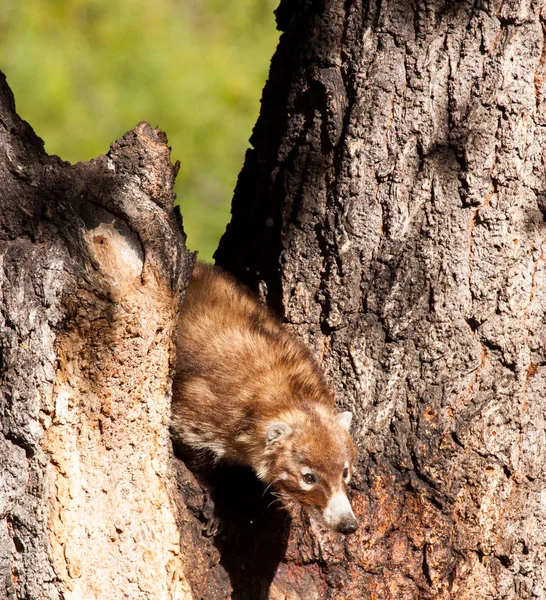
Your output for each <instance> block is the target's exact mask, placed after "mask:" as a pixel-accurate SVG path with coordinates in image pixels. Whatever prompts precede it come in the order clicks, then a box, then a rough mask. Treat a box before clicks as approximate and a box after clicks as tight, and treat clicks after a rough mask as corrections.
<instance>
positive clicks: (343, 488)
mask: <svg viewBox="0 0 546 600" xmlns="http://www.w3.org/2000/svg"><path fill="white" fill-rule="evenodd" d="M351 419H352V415H351V413H350V412H344V413H341V414H339V415H336V416H333V417H332V416H331V415H329V414H327V413H325V414H320V413H318V412H317V414H315V415H313V416H311V417H310V416H309V414H303V413H302V414H297V413H288V414H287V415H283V420H282V421H278V422H274V423H271V424H270V425H269V427H268V429H267V442H266V456H267V459H268V460H267V463H266V465H264V467H265V468H264V470H263V472H262V473H258V474H259V476H260V477H261V478H262V479H263V481H265V482H266V483H268V484H271V486H272V488H273V489H274V492H273V493H276V494H277V495H278V496H279V498H281V499H283V500H285V501H296V502H298V503H299V504H300V505H301V506H303V507H304V508H305V509H307V510H308V512H309V513H310V514H311V516H313V517H314V518H316V519H317V520H318V521H320V522H322V523H323V524H324V525H326V526H327V527H329V528H330V529H333V530H334V531H338V532H340V533H344V534H347V533H353V532H354V531H356V529H357V528H358V522H357V520H356V518H355V515H354V513H353V510H352V508H351V504H350V502H349V499H348V497H347V484H348V483H349V481H350V480H351V476H352V471H353V461H354V456H355V449H354V446H353V443H352V441H351V438H350V436H349V427H350V424H351Z"/></svg>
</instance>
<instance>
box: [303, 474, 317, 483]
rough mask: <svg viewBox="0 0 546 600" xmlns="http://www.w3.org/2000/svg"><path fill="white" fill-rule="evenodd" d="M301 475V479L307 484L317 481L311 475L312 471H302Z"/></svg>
mask: <svg viewBox="0 0 546 600" xmlns="http://www.w3.org/2000/svg"><path fill="white" fill-rule="evenodd" d="M302 477H303V481H305V483H307V484H308V485H313V483H316V482H317V478H316V477H315V476H314V475H313V473H304V474H303V475H302Z"/></svg>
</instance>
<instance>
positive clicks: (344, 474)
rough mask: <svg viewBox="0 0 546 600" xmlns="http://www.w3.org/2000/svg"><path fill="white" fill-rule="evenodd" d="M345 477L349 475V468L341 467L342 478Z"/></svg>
mask: <svg viewBox="0 0 546 600" xmlns="http://www.w3.org/2000/svg"><path fill="white" fill-rule="evenodd" d="M347 477H349V469H348V468H347V467H345V468H344V469H343V479H347Z"/></svg>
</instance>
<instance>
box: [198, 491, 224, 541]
mask: <svg viewBox="0 0 546 600" xmlns="http://www.w3.org/2000/svg"><path fill="white" fill-rule="evenodd" d="M201 512H202V514H203V518H204V519H205V524H204V525H203V533H204V534H205V535H206V536H207V537H216V536H218V535H220V534H221V533H222V531H223V530H224V523H223V521H222V519H221V518H220V517H219V516H218V515H217V514H216V507H215V505H214V501H213V500H212V498H211V497H210V495H209V494H207V495H206V499H205V504H204V505H203V510H202V511H201Z"/></svg>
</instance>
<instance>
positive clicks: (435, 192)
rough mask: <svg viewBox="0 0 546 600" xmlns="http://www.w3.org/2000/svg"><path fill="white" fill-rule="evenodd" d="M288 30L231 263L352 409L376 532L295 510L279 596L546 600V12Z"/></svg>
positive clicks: (290, 24)
mask: <svg viewBox="0 0 546 600" xmlns="http://www.w3.org/2000/svg"><path fill="white" fill-rule="evenodd" d="M277 20H278V24H279V27H280V29H281V30H282V31H283V32H284V33H283V35H282V37H281V41H280V45H279V48H278V50H277V53H276V54H275V56H274V58H273V61H272V66H271V73H270V79H269V82H268V84H267V86H266V88H265V90H264V95H263V99H262V113H261V116H260V118H259V120H258V123H257V125H256V127H255V130H254V133H253V137H252V140H251V142H252V145H253V149H251V150H249V151H248V153H247V156H246V161H245V166H244V169H243V171H242V173H241V175H240V178H239V182H238V186H237V189H236V193H235V197H234V201H233V208H232V221H231V223H230V225H229V226H228V229H227V231H226V234H225V235H224V237H223V239H222V241H221V244H220V247H219V250H218V251H217V254H216V259H217V261H218V262H219V263H220V264H221V265H222V266H224V267H225V268H227V269H229V270H230V271H232V272H234V273H235V274H236V275H237V276H238V277H240V278H241V279H243V280H244V281H246V282H247V283H248V284H249V285H251V286H252V287H254V288H255V289H256V290H258V291H259V292H260V294H261V295H262V297H263V298H264V299H265V300H266V301H267V302H269V303H270V304H271V305H273V306H274V307H275V308H276V309H277V310H278V311H279V312H280V313H281V314H282V316H283V317H284V318H285V320H286V321H287V322H288V323H289V324H290V326H291V327H292V329H293V330H294V331H295V332H296V333H297V334H298V335H300V336H302V337H303V338H305V339H306V340H308V342H309V343H310V344H311V345H312V347H313V348H314V349H315V352H316V355H317V356H318V358H319V360H320V361H321V363H322V365H323V366H324V368H325V370H326V372H327V374H328V376H329V378H330V381H331V384H332V386H333V388H334V389H335V391H336V392H337V397H338V400H339V407H340V408H343V409H351V410H353V411H354V413H355V415H356V426H355V428H354V431H355V437H356V440H357V442H358V445H359V447H360V462H359V470H358V475H359V476H358V477H357V478H356V481H355V482H354V490H353V501H354V504H355V508H356V511H357V513H358V515H359V516H360V519H361V521H362V524H363V526H362V528H361V530H360V531H359V532H358V533H357V534H355V535H353V536H350V537H348V538H346V539H340V538H339V537H337V536H335V535H330V534H327V533H325V532H324V531H322V530H320V529H319V528H317V527H315V526H314V525H313V524H308V525H306V526H304V527H302V526H301V525H299V523H300V522H301V519H300V518H298V519H294V520H293V522H292V530H291V533H290V538H289V539H288V541H287V548H286V553H285V557H284V559H283V560H282V562H281V563H280V565H279V567H278V569H277V571H276V575H275V577H274V579H273V581H272V584H271V586H270V594H271V597H275V598H277V597H278V598H305V599H312V598H336V599H355V600H356V599H362V598H392V599H396V600H401V599H417V598H422V599H425V598H445V599H447V598H452V599H457V600H462V599H474V600H478V599H480V600H485V599H500V598H503V599H514V600H515V599H518V600H523V599H530V598H540V599H544V598H546V552H545V550H546V498H545V491H544V490H545V489H546V476H545V473H546V440H545V418H544V415H545V412H546V386H545V381H546V363H545V358H546V357H545V344H546V320H545V314H544V307H545V306H546V276H545V274H546V269H545V262H544V233H545V227H544V215H543V213H544V212H546V179H545V178H546V172H545V168H544V164H545V160H544V156H545V154H544V152H545V150H546V103H545V93H546V87H545V77H546V51H545V48H546V45H545V30H546V8H545V6H544V3H543V2H538V1H533V0H510V1H504V2H502V1H500V0H491V1H487V0H484V1H481V2H470V1H460V2H445V1H444V0H441V1H440V0H432V1H429V2H410V1H409V0H386V1H384V2H366V1H365V0H349V1H347V0H299V1H297V2H296V1H294V0H283V1H282V2H281V5H280V7H279V9H278V11H277ZM241 597H243V596H241ZM245 597H246V596H245ZM248 597H252V596H251V595H250V594H249V595H248ZM256 597H257V596H256Z"/></svg>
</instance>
